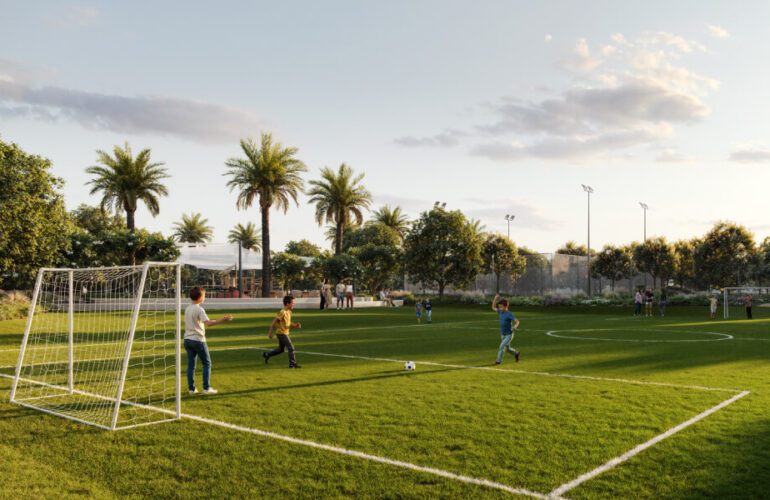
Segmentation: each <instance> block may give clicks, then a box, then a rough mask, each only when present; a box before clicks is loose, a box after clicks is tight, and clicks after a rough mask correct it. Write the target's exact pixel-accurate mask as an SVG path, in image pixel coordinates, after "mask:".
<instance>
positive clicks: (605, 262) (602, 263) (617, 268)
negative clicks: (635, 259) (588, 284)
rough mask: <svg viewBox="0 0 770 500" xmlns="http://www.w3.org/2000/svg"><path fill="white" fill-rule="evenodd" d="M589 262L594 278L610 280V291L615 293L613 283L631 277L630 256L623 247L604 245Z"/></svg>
mask: <svg viewBox="0 0 770 500" xmlns="http://www.w3.org/2000/svg"><path fill="white" fill-rule="evenodd" d="M592 260H593V262H591V271H592V272H593V273H594V277H599V276H603V277H605V278H607V279H608V280H610V290H612V291H613V292H614V291H615V282H616V281H618V280H622V279H624V278H628V277H629V276H630V275H631V254H630V253H629V252H628V250H626V249H625V248H623V247H616V246H614V245H605V246H604V248H603V249H602V251H601V252H599V253H598V254H596V256H595V257H594V258H593V259H592Z"/></svg>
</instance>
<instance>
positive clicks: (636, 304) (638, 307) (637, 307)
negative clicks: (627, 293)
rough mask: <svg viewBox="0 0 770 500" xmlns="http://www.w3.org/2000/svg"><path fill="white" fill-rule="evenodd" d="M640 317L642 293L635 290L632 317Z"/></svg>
mask: <svg viewBox="0 0 770 500" xmlns="http://www.w3.org/2000/svg"><path fill="white" fill-rule="evenodd" d="M641 315H642V292H641V291H640V290H639V289H637V290H636V297H634V316H641Z"/></svg>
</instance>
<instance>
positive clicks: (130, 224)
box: [86, 142, 169, 265]
mask: <svg viewBox="0 0 770 500" xmlns="http://www.w3.org/2000/svg"><path fill="white" fill-rule="evenodd" d="M96 154H97V157H98V159H97V163H99V164H100V165H94V166H91V167H88V168H87V169H86V172H87V173H89V174H91V175H93V176H94V178H93V179H91V180H90V181H88V184H90V185H91V186H93V187H92V188H91V193H90V194H92V195H93V194H96V193H101V195H102V201H101V207H102V208H103V209H105V210H108V211H109V210H112V209H117V208H118V207H120V208H122V209H123V210H125V212H126V227H127V228H128V230H129V231H131V232H132V233H133V232H135V231H136V225H135V221H134V214H135V212H136V208H137V205H138V203H139V202H140V201H142V202H144V204H145V205H147V209H148V210H149V211H150V214H151V215H152V216H153V217H155V216H156V215H158V213H159V212H160V206H159V204H158V197H159V196H168V190H167V189H166V186H164V185H163V184H162V183H161V181H162V180H163V179H165V178H167V177H169V175H168V174H167V173H166V169H164V168H161V166H162V165H163V163H162V162H158V163H151V162H150V149H149V148H147V149H143V150H142V151H140V152H139V154H138V155H136V158H134V156H133V153H132V152H131V146H130V145H129V144H128V142H126V144H125V147H123V148H121V147H120V146H115V147H114V148H113V154H114V157H113V156H110V155H109V154H107V153H106V152H104V151H102V150H97V151H96ZM129 253H130V260H131V264H132V265H133V264H134V263H135V262H136V256H135V255H134V249H133V248H132V249H131V250H130V252H129Z"/></svg>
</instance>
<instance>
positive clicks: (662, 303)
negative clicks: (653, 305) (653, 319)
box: [658, 288, 668, 317]
mask: <svg viewBox="0 0 770 500" xmlns="http://www.w3.org/2000/svg"><path fill="white" fill-rule="evenodd" d="M667 304H668V292H667V291H666V289H665V288H661V289H660V300H658V310H659V311H660V316H661V317H664V316H665V315H666V305H667Z"/></svg>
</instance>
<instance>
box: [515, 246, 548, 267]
mask: <svg viewBox="0 0 770 500" xmlns="http://www.w3.org/2000/svg"><path fill="white" fill-rule="evenodd" d="M516 249H517V250H518V251H519V254H520V255H523V256H524V258H525V259H526V260H527V268H537V269H545V268H546V267H548V259H547V258H546V257H545V256H544V255H543V254H541V253H540V252H537V251H535V250H532V249H530V248H527V247H525V246H517V247H516Z"/></svg>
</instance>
